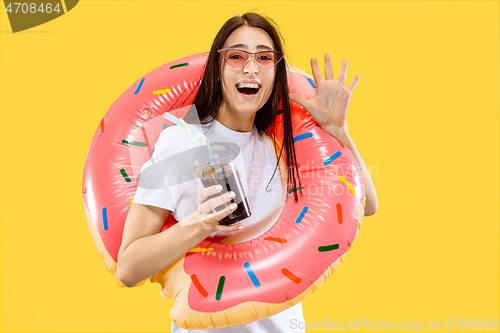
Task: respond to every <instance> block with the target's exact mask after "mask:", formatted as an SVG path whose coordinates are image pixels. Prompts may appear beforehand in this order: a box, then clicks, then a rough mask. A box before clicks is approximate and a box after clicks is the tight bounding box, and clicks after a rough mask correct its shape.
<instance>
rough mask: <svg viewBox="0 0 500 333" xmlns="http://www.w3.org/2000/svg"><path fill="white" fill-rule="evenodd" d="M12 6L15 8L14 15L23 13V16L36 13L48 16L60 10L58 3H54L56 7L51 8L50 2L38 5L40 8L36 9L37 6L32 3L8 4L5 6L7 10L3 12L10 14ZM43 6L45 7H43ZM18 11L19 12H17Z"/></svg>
mask: <svg viewBox="0 0 500 333" xmlns="http://www.w3.org/2000/svg"><path fill="white" fill-rule="evenodd" d="M12 5H14V6H17V7H16V9H15V12H14V13H15V14H17V13H19V14H21V13H24V14H27V13H32V14H34V13H36V12H39V13H47V14H50V13H52V12H53V11H54V12H57V13H59V12H60V11H61V9H60V8H59V2H58V3H56V6H55V7H54V8H52V3H51V2H47V3H44V2H42V3H40V6H38V8H37V4H36V3H34V2H31V3H29V4H28V3H27V2H22V3H21V2H14V3H12V2H10V3H9V5H8V6H7V8H5V10H6V11H7V12H8V13H12V12H13V11H14V9H12V7H13V6H12ZM44 5H45V7H44ZM19 9H20V10H21V11H19Z"/></svg>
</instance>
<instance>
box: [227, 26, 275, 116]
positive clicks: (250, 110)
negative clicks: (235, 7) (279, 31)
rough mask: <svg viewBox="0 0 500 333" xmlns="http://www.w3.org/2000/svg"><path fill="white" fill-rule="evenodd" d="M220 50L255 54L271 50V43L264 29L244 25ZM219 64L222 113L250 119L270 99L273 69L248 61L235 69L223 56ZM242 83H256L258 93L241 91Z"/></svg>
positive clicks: (246, 90)
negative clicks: (235, 50)
mask: <svg viewBox="0 0 500 333" xmlns="http://www.w3.org/2000/svg"><path fill="white" fill-rule="evenodd" d="M223 48H224V49H226V48H234V49H240V50H244V51H248V52H258V51H266V50H274V44H273V41H272V40H271V38H270V37H269V35H268V34H267V33H266V32H265V31H264V30H262V29H259V28H254V27H248V26H243V27H240V28H238V29H236V30H235V31H234V32H233V33H232V34H231V35H229V37H228V38H227V40H226V42H225V43H224V46H223ZM220 61H222V63H221V86H222V98H223V101H224V103H223V105H222V109H221V111H223V112H224V113H226V112H228V113H231V114H232V116H243V117H245V116H247V117H250V118H251V119H252V120H253V118H254V116H255V114H256V113H257V111H258V110H259V109H260V108H261V107H262V106H263V105H264V104H265V103H266V102H267V100H268V99H269V96H271V92H272V90H273V86H274V77H275V68H276V66H274V67H272V68H270V69H267V70H263V69H261V68H260V67H258V66H257V63H256V62H255V61H254V60H253V59H252V58H251V59H249V61H248V62H247V63H246V64H245V66H244V67H243V68H240V69H235V68H233V67H231V66H230V65H229V64H228V63H227V62H226V61H224V59H222V56H221V58H220ZM245 83H247V84H249V83H253V84H257V86H258V90H257V92H256V93H255V89H243V87H244V84H245ZM247 87H248V85H247Z"/></svg>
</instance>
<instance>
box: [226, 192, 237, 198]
mask: <svg viewBox="0 0 500 333" xmlns="http://www.w3.org/2000/svg"><path fill="white" fill-rule="evenodd" d="M235 195H236V194H234V192H229V193H228V194H227V196H228V197H230V198H234V196H235Z"/></svg>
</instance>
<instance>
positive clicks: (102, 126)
mask: <svg viewBox="0 0 500 333" xmlns="http://www.w3.org/2000/svg"><path fill="white" fill-rule="evenodd" d="M101 133H104V119H103V120H101Z"/></svg>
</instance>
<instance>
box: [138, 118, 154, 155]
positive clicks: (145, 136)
mask: <svg viewBox="0 0 500 333" xmlns="http://www.w3.org/2000/svg"><path fill="white" fill-rule="evenodd" d="M141 130H142V135H143V136H144V141H146V147H148V154H149V156H151V148H150V147H151V145H150V144H149V141H148V134H147V133H146V129H145V128H144V126H143V127H141ZM153 163H154V162H153Z"/></svg>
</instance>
